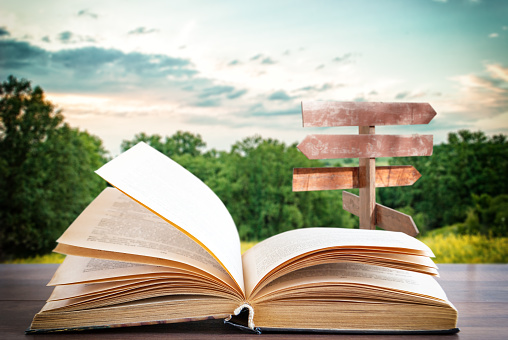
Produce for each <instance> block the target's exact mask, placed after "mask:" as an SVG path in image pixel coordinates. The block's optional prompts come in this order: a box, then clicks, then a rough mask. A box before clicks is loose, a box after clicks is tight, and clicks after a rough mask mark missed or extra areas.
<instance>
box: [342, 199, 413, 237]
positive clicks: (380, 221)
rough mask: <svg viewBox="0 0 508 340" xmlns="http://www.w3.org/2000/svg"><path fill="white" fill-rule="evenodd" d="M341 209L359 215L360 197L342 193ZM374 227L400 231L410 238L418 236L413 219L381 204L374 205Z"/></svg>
mask: <svg viewBox="0 0 508 340" xmlns="http://www.w3.org/2000/svg"><path fill="white" fill-rule="evenodd" d="M342 207H343V208H344V210H347V211H349V212H350V213H351V214H353V215H356V216H359V215H360V197H358V196H356V195H355V194H352V193H350V192H348V191H343V192H342ZM374 213H375V225H377V226H378V227H380V228H383V229H385V230H391V231H401V232H403V233H406V234H408V235H410V236H416V235H418V228H416V225H415V222H414V221H413V218H412V217H411V216H409V215H406V214H403V213H401V212H399V211H397V210H393V209H390V208H388V207H385V206H383V205H381V204H376V207H375V210H374Z"/></svg>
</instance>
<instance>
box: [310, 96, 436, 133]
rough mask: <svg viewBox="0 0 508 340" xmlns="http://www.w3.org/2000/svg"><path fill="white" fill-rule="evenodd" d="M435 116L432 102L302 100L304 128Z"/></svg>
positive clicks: (399, 122) (415, 120) (418, 121)
mask: <svg viewBox="0 0 508 340" xmlns="http://www.w3.org/2000/svg"><path fill="white" fill-rule="evenodd" d="M435 115H436V111H435V110H434V109H433V108H432V106H430V104H429V103H379V102H378V103H376V102H327V101H310V102H302V117H303V126H304V127H321V126H323V127H324V126H379V125H414V124H428V123H429V122H430V121H431V120H432V118H434V116H435Z"/></svg>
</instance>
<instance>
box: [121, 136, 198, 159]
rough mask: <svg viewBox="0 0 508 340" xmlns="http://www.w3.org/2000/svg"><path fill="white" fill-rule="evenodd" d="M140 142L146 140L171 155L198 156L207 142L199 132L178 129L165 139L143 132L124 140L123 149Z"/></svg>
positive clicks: (155, 147)
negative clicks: (195, 133) (130, 139)
mask: <svg viewBox="0 0 508 340" xmlns="http://www.w3.org/2000/svg"><path fill="white" fill-rule="evenodd" d="M139 142H145V143H147V144H148V145H150V146H151V147H153V148H154V149H157V150H159V151H160V152H162V153H163V154H165V155H167V156H169V157H174V156H181V155H189V156H193V157H194V156H198V155H201V151H202V150H203V149H204V148H205V147H206V143H205V142H204V141H203V139H202V138H201V136H200V135H199V134H198V135H194V134H192V133H190V132H183V131H177V132H176V133H175V134H174V135H172V136H171V137H165V138H164V141H163V140H162V137H161V136H160V135H157V134H155V135H151V136H149V135H147V134H146V133H144V132H141V133H139V134H137V135H136V136H135V137H134V139H133V140H132V141H129V140H124V141H122V145H121V149H122V151H126V150H128V149H130V148H131V147H133V146H134V145H136V144H138V143H139Z"/></svg>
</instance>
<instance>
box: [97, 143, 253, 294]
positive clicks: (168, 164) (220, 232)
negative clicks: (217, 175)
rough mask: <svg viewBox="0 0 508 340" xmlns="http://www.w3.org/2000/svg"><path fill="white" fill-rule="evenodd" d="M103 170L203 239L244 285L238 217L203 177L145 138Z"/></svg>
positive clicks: (156, 210) (191, 234)
mask: <svg viewBox="0 0 508 340" xmlns="http://www.w3.org/2000/svg"><path fill="white" fill-rule="evenodd" d="M97 174H99V175H100V176H101V177H102V178H104V179H105V180H106V181H108V182H109V183H111V184H112V185H113V186H115V187H116V188H118V189H119V190H120V191H122V192H124V193H125V194H127V195H128V196H130V197H131V198H133V199H134V200H136V201H137V202H139V203H141V204H142V205H144V206H145V207H147V208H149V209H150V210H151V211H153V212H154V213H156V214H157V215H159V216H160V217H162V218H163V219H164V220H166V221H167V222H169V223H170V224H172V225H173V226H175V227H176V228H178V229H179V230H181V231H183V232H184V233H186V234H187V235H188V236H189V237H191V238H192V239H194V240H195V241H196V242H198V243H199V244H200V245H201V246H203V247H204V248H205V249H206V250H207V251H208V252H209V253H210V254H211V255H212V256H214V257H215V258H216V259H217V261H218V262H219V263H221V264H222V265H223V267H224V268H225V269H226V270H227V271H228V273H229V274H230V275H231V277H232V278H233V280H234V281H235V282H236V283H237V285H238V286H239V288H240V289H241V290H242V291H243V290H244V283H243V269H242V259H241V251H240V238H239V236H238V232H237V230H236V226H235V224H234V221H233V218H232V217H231V215H230V214H229V212H228V210H227V208H226V207H225V206H224V204H223V203H222V201H221V200H220V199H219V198H218V197H217V195H215V193H214V192H213V191H212V190H211V189H210V188H209V187H208V186H207V185H206V184H204V183H203V182H202V181H201V180H200V179H198V178H197V177H196V176H194V175H193V174H191V173H190V172H189V171H187V170H186V169H184V168H183V167H182V166H180V165H179V164H177V163H176V162H174V161H173V160H171V159H170V158H169V157H167V156H165V155H164V154H162V153H160V152H159V151H157V150H155V149H154V148H152V147H150V146H148V145H147V144H145V143H139V144H137V145H136V146H134V147H132V148H131V149H129V150H127V151H126V152H124V153H122V154H121V155H119V156H118V157H116V158H115V159H113V160H112V161H110V162H108V163H107V164H105V165H104V166H103V167H101V168H100V169H99V170H97Z"/></svg>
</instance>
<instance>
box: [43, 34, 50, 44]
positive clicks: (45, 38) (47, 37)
mask: <svg viewBox="0 0 508 340" xmlns="http://www.w3.org/2000/svg"><path fill="white" fill-rule="evenodd" d="M41 40H42V41H44V42H45V43H50V42H51V39H50V38H49V36H47V35H46V36H44V37H42V38H41Z"/></svg>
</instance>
